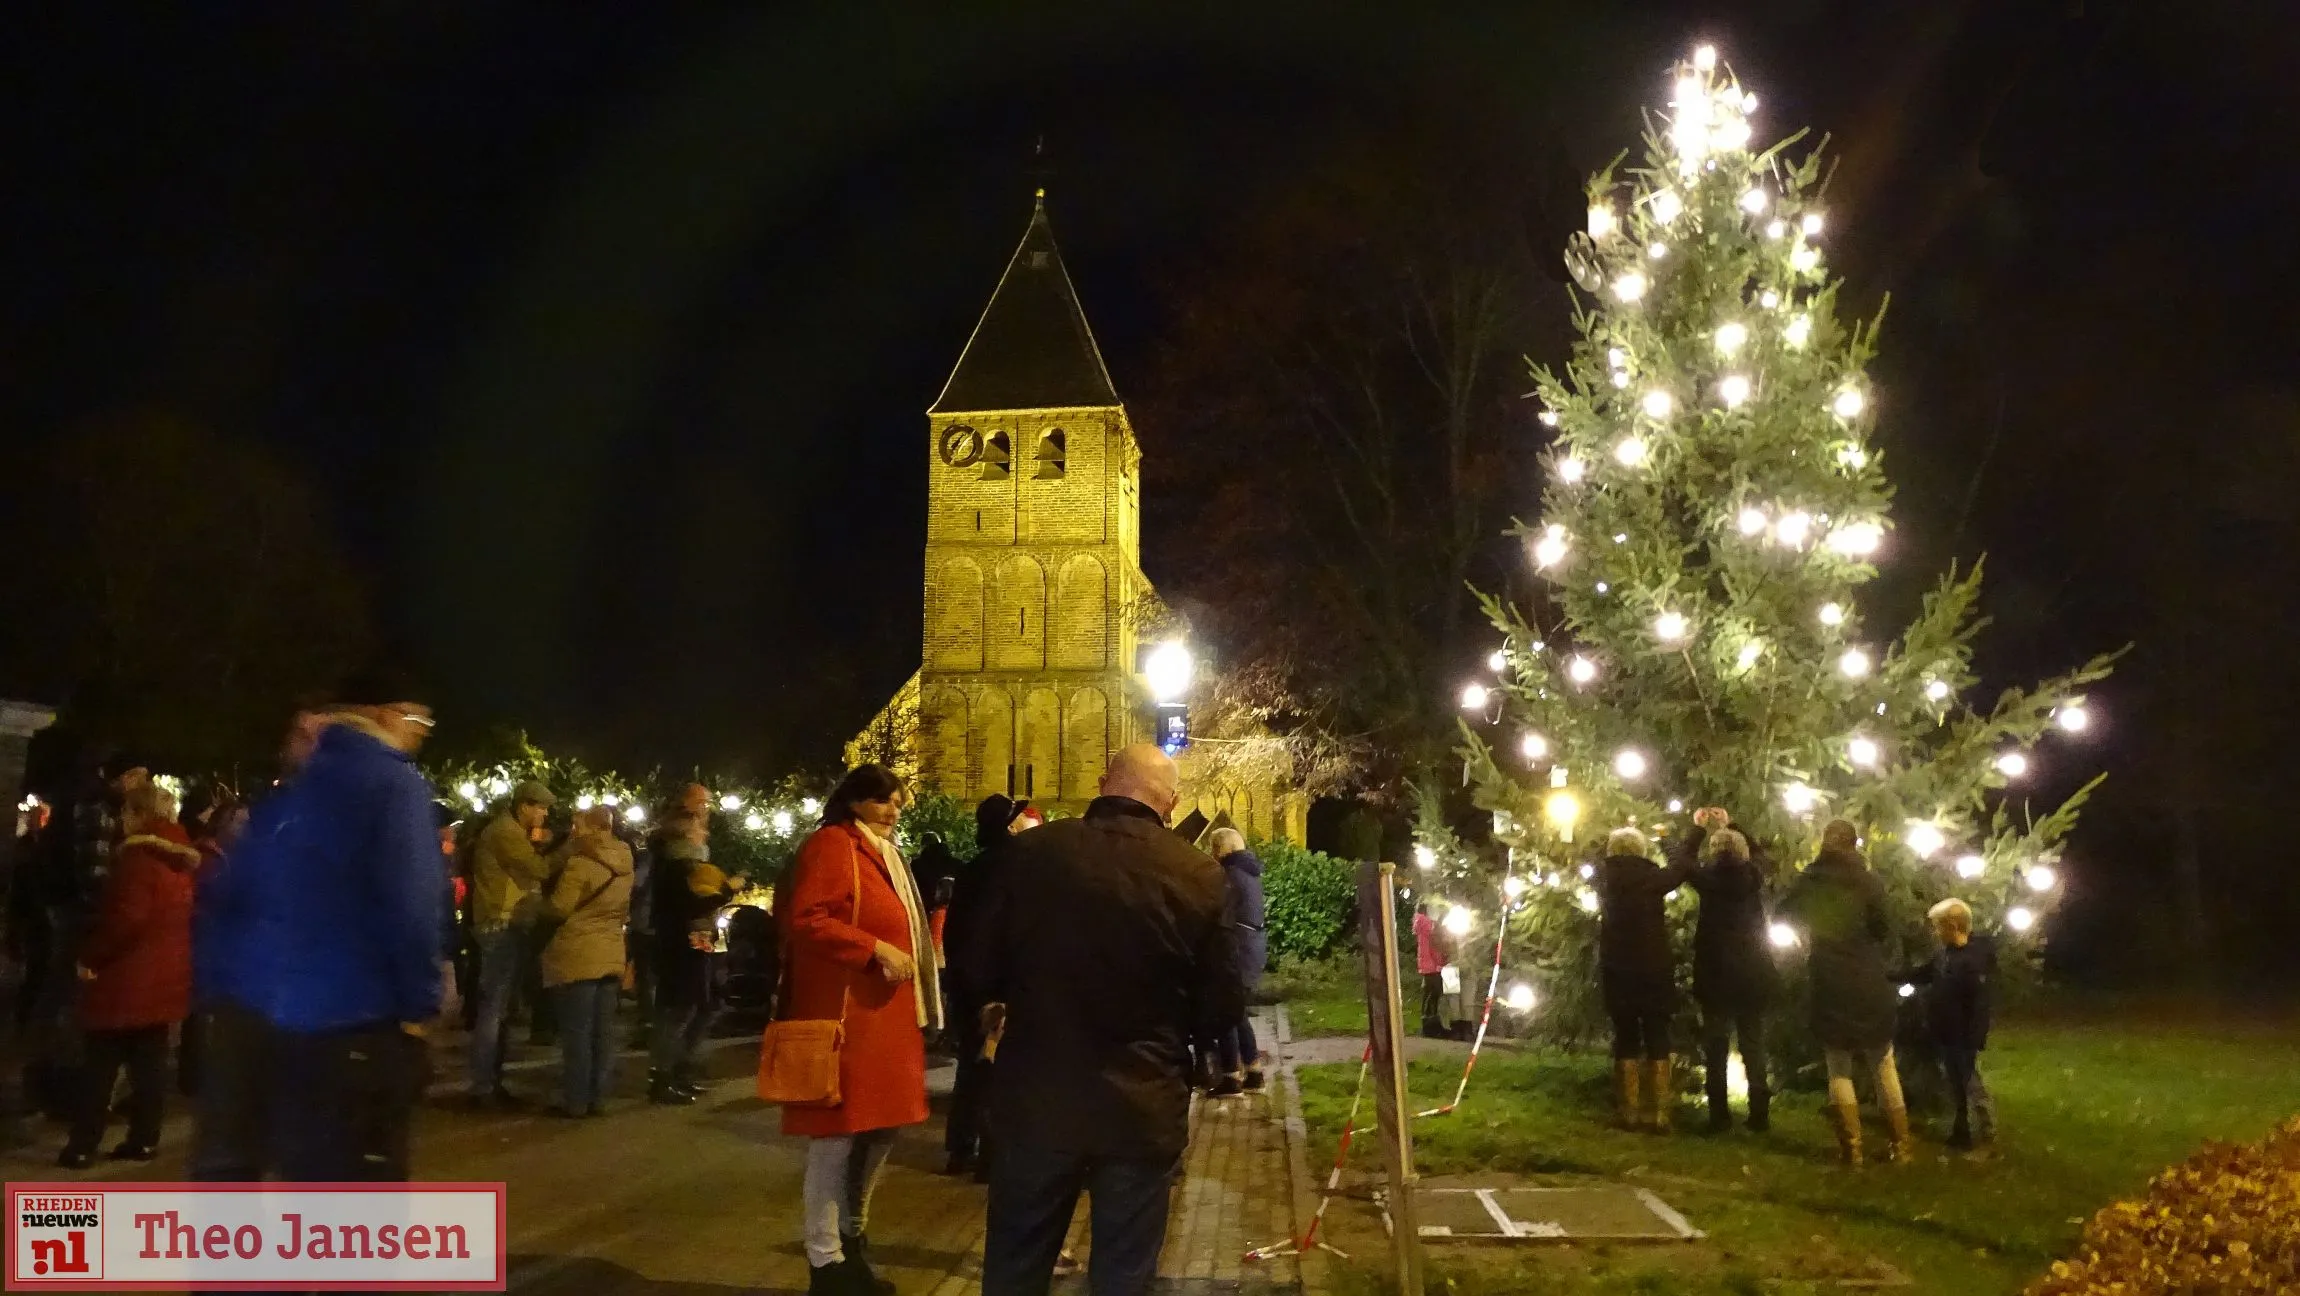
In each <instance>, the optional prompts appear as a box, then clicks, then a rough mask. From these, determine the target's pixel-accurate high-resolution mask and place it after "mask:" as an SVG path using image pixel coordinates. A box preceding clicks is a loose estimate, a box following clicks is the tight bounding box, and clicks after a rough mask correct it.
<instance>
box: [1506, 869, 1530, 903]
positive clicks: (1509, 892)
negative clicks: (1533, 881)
mask: <svg viewBox="0 0 2300 1296" xmlns="http://www.w3.org/2000/svg"><path fill="white" fill-rule="evenodd" d="M1501 893H1502V894H1503V895H1505V896H1508V897H1509V898H1510V899H1512V900H1515V899H1517V898H1518V897H1519V896H1521V895H1524V894H1525V879H1524V878H1521V877H1519V876H1518V875H1517V874H1515V873H1512V874H1510V875H1509V876H1508V877H1505V878H1503V879H1502V880H1501Z"/></svg>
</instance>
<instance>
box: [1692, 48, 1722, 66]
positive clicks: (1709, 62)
mask: <svg viewBox="0 0 2300 1296" xmlns="http://www.w3.org/2000/svg"><path fill="white" fill-rule="evenodd" d="M1693 66H1694V67H1695V68H1696V69H1698V70H1700V71H1703V72H1710V71H1714V70H1715V69H1716V67H1717V47H1716V46H1714V45H1702V46H1699V47H1697V48H1695V49H1694V51H1693Z"/></svg>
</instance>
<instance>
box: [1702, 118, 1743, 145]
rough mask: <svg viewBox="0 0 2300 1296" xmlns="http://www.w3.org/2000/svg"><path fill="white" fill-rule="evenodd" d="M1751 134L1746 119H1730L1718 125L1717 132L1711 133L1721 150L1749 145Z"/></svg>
mask: <svg viewBox="0 0 2300 1296" xmlns="http://www.w3.org/2000/svg"><path fill="white" fill-rule="evenodd" d="M1751 133H1752V132H1751V129H1750V126H1749V123H1748V122H1747V121H1746V120H1745V119H1743V118H1740V117H1728V118H1726V119H1725V120H1724V121H1723V122H1722V123H1720V124H1719V125H1718V127H1717V129H1716V130H1715V131H1713V132H1711V134H1710V138H1712V139H1714V140H1715V141H1716V142H1717V144H1718V146H1719V147H1721V148H1725V149H1738V148H1741V147H1743V146H1744V145H1746V144H1748V142H1749V136H1750V134H1751Z"/></svg>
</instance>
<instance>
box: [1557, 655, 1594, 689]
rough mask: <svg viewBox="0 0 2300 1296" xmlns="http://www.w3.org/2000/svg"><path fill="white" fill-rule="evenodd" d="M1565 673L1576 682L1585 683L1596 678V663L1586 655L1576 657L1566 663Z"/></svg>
mask: <svg viewBox="0 0 2300 1296" xmlns="http://www.w3.org/2000/svg"><path fill="white" fill-rule="evenodd" d="M1565 675H1566V678H1567V679H1570V680H1572V681H1573V682H1574V683H1576V684H1587V683H1589V682H1591V681H1592V680H1595V679H1596V678H1597V663H1596V662H1593V661H1591V660H1589V659H1588V658H1587V657H1576V658H1574V659H1573V660H1572V661H1571V662H1568V663H1567V664H1566V667H1565Z"/></svg>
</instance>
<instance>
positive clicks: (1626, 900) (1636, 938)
mask: <svg viewBox="0 0 2300 1296" xmlns="http://www.w3.org/2000/svg"><path fill="white" fill-rule="evenodd" d="M1684 881H1685V870H1683V869H1680V868H1675V867H1671V868H1663V867H1662V866H1661V865H1659V864H1656V863H1654V862H1653V861H1652V860H1649V859H1646V858H1645V857H1644V856H1642V855H1608V856H1606V857H1605V859H1604V860H1603V861H1601V862H1600V863H1599V864H1598V866H1597V971H1598V983H1599V985H1600V987H1601V988H1602V989H1603V990H1604V992H1605V1011H1606V1012H1607V1013H1608V1014H1610V1015H1612V1016H1615V1017H1648V1016H1652V1015H1655V1014H1657V1013H1667V1012H1674V1011H1676V1009H1677V956H1676V953H1675V952H1674V951H1673V950H1671V949H1670V946H1669V916H1668V914H1667V912H1666V911H1665V909H1664V902H1665V901H1667V900H1668V898H1669V893H1670V892H1672V891H1675V890H1676V889H1677V888H1678V887H1679V886H1681V885H1683V884H1684Z"/></svg>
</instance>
